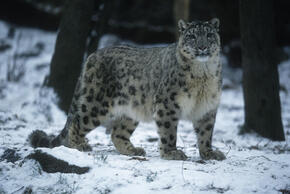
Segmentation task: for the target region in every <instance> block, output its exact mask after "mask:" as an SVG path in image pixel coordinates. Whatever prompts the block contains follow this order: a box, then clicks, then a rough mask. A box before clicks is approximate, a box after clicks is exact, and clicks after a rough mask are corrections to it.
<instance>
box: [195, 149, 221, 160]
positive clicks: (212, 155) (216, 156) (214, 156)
mask: <svg viewBox="0 0 290 194" xmlns="http://www.w3.org/2000/svg"><path fill="white" fill-rule="evenodd" d="M200 156H201V158H202V159H203V160H224V159H226V156H225V155H224V154H223V153H222V152H221V151H219V150H208V151H205V152H201V153H200Z"/></svg>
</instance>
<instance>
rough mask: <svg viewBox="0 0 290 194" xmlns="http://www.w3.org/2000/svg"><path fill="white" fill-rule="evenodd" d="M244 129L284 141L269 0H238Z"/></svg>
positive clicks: (272, 14) (270, 3)
mask: <svg viewBox="0 0 290 194" xmlns="http://www.w3.org/2000/svg"><path fill="white" fill-rule="evenodd" d="M240 25H241V40H242V66H243V90H244V102H245V125H244V127H245V128H244V129H245V131H246V132H248V131H250V130H254V131H256V132H257V133H258V134H260V135H261V136H263V137H267V138H270V139H272V140H279V141H282V140H285V136H284V132H283V125H282V121H281V105H280V97H279V75H278V70H277V64H276V59H275V32H274V11H273V1H272V0H266V1H265V0H240Z"/></svg>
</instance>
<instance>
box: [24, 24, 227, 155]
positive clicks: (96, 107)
mask: <svg viewBox="0 0 290 194" xmlns="http://www.w3.org/2000/svg"><path fill="white" fill-rule="evenodd" d="M219 24H220V22H219V19H218V18H213V19H211V20H209V21H192V22H184V21H183V20H179V22H178V29H179V32H180V33H179V34H180V35H179V38H178V40H177V42H175V43H172V44H169V45H166V46H160V47H151V48H140V47H134V46H129V45H120V46H113V47H108V48H103V49H99V50H97V51H96V52H94V53H92V54H91V55H90V56H89V57H88V58H87V60H86V62H85V64H84V66H83V69H82V72H81V75H80V78H79V81H78V83H77V86H76V89H75V93H74V95H73V100H72V104H71V107H70V111H69V114H68V118H67V122H66V124H65V127H64V129H63V130H62V131H61V133H60V134H59V135H58V136H52V135H50V136H48V135H47V134H46V133H45V132H43V131H40V130H36V131H34V132H33V133H32V134H31V135H30V137H29V139H30V143H31V145H32V146H33V147H49V148H52V147H56V146H60V145H64V146H67V147H70V148H76V149H78V150H80V151H90V150H92V149H91V146H90V145H89V144H88V140H87V138H86V135H87V134H88V133H89V132H90V131H92V130H93V129H95V128H97V127H98V126H105V127H107V128H109V129H111V140H112V142H113V144H114V146H115V148H116V150H117V151H118V152H119V153H120V154H124V155H129V156H132V155H137V156H144V155H145V150H144V149H143V148H141V147H135V146H134V145H133V144H132V142H131V141H130V137H131V135H132V134H133V132H134V130H135V129H136V127H137V125H138V123H139V122H152V121H154V122H155V123H156V127H157V132H158V135H159V141H158V143H159V153H160V156H161V158H163V159H167V160H186V159H187V158H188V157H187V156H186V155H185V153H184V152H183V151H182V150H180V149H177V147H176V140H177V125H178V122H179V121H180V120H186V121H190V122H192V123H193V126H194V130H193V131H195V133H196V136H197V145H198V149H199V154H200V157H201V158H202V159H204V160H210V159H213V160H223V159H225V155H224V154H223V153H222V152H221V151H219V150H218V149H213V148H212V134H213V128H214V124H215V118H216V113H217V108H218V105H219V102H220V96H221V84H222V76H221V71H222V66H221V63H220V36H219Z"/></svg>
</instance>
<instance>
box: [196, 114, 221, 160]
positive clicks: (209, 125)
mask: <svg viewBox="0 0 290 194" xmlns="http://www.w3.org/2000/svg"><path fill="white" fill-rule="evenodd" d="M215 117H216V110H213V111H210V112H208V113H207V114H205V115H204V116H203V117H202V118H201V119H199V120H197V121H196V122H194V127H195V132H196V135H197V139H198V147H199V154H200V157H201V158H202V159H205V160H210V159H213V160H224V159H225V158H226V157H225V155H224V154H223V153H222V152H221V151H219V150H213V149H212V134H213V128H214V123H215Z"/></svg>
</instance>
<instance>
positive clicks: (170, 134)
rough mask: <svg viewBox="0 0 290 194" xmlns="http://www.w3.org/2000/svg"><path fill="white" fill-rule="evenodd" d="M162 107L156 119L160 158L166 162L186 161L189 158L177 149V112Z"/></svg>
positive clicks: (157, 112)
mask: <svg viewBox="0 0 290 194" xmlns="http://www.w3.org/2000/svg"><path fill="white" fill-rule="evenodd" d="M161 107H162V108H161ZM161 107H159V109H158V110H157V111H156V118H155V121H156V124H157V127H158V134H159V152H160V156H161V158H163V159H166V160H186V159H187V156H186V155H185V154H184V152H183V151H182V150H178V149H177V148H176V139H177V138H176V135H177V124H178V119H177V117H176V110H174V109H170V108H168V107H166V106H161Z"/></svg>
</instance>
